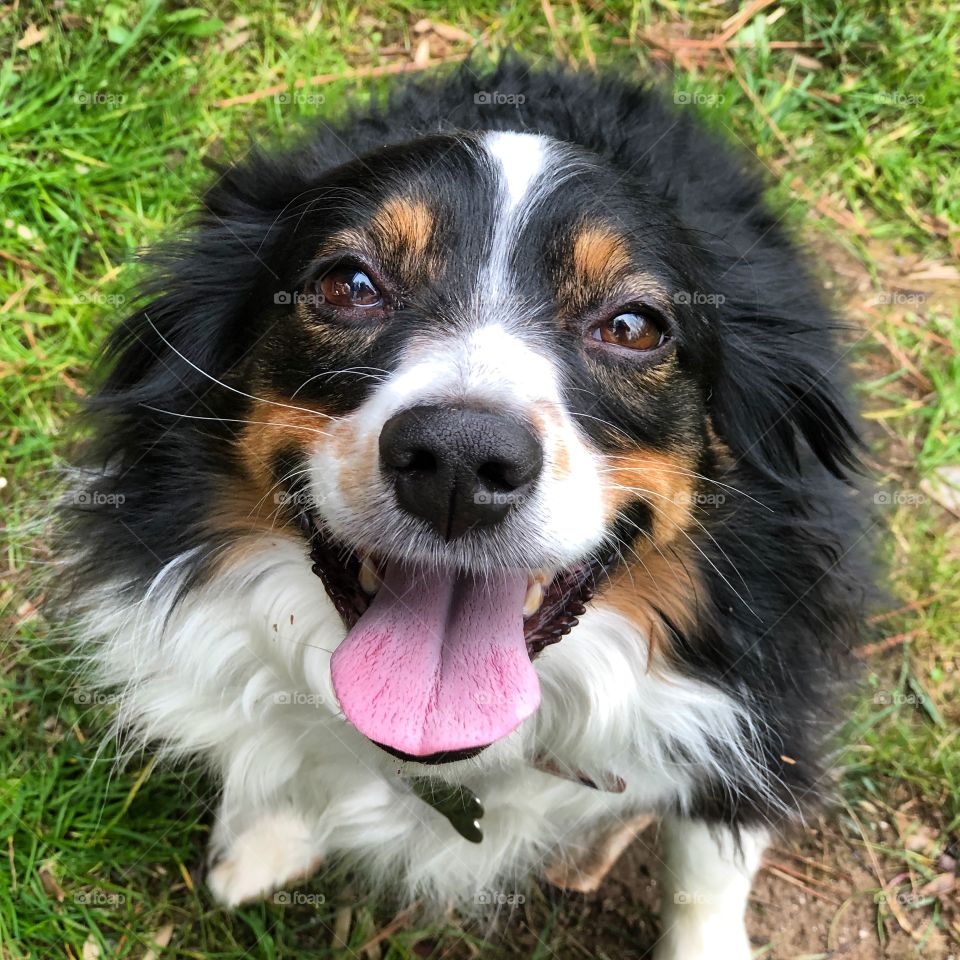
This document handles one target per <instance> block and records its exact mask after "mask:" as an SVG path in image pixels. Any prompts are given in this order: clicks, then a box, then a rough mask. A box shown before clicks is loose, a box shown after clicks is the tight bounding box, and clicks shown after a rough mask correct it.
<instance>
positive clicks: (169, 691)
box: [89, 536, 751, 903]
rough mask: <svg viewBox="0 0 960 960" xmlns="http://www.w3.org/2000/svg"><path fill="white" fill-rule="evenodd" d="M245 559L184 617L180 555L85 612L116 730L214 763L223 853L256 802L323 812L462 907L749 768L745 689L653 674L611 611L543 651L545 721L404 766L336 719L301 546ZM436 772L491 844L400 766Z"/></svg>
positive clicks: (314, 584) (358, 844)
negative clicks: (546, 764) (145, 580)
mask: <svg viewBox="0 0 960 960" xmlns="http://www.w3.org/2000/svg"><path fill="white" fill-rule="evenodd" d="M237 555H238V556H243V558H244V559H243V560H242V561H241V562H239V563H236V564H234V565H233V566H231V567H230V568H228V569H225V570H224V571H223V572H222V573H221V574H220V575H218V576H217V577H215V578H214V579H213V580H212V581H211V582H209V583H208V584H206V585H205V586H203V587H200V588H195V589H194V590H193V591H192V592H191V593H190V594H189V596H188V597H187V598H186V599H185V600H183V601H182V602H181V605H180V606H179V607H177V608H176V609H175V610H173V611H172V612H171V603H172V601H173V599H174V598H175V597H176V596H177V593H178V588H179V587H180V586H181V580H182V573H183V569H184V568H185V565H186V558H185V559H184V562H182V563H181V564H174V565H171V566H170V567H168V569H167V570H166V571H165V573H164V574H163V575H162V576H161V577H159V578H158V579H157V581H156V582H155V584H154V587H153V588H152V590H151V591H150V595H149V596H148V597H147V599H146V600H145V602H144V603H143V604H142V605H140V606H137V607H133V608H131V607H129V606H127V605H125V604H121V603H117V602H116V601H115V600H111V599H109V595H110V594H111V593H113V592H112V591H109V590H107V591H105V592H104V598H103V600H102V602H101V603H100V605H99V606H98V608H97V614H96V617H95V620H91V623H90V625H89V627H90V629H91V631H93V632H95V633H96V634H97V635H99V636H107V637H109V639H108V640H107V641H106V642H105V644H104V645H103V646H102V647H100V649H99V657H98V663H99V665H100V668H101V671H102V678H103V680H104V681H106V682H107V683H111V684H115V683H122V684H123V685H124V686H123V689H124V692H123V694H122V696H121V697H120V700H119V712H118V724H120V725H126V724H132V725H133V727H134V729H135V730H137V732H138V733H140V734H141V735H142V736H144V737H145V738H149V739H150V740H152V741H156V742H159V743H162V744H163V749H164V750H165V751H166V752H167V753H169V754H170V755H174V756H176V755H192V754H195V753H203V754H206V755H207V756H209V757H212V758H213V762H214V765H215V767H216V770H217V773H218V774H219V776H220V777H221V778H222V782H223V798H224V799H223V807H222V811H221V821H222V825H221V827H220V830H219V835H218V836H217V837H216V838H215V839H216V841H217V843H218V844H219V845H220V846H221V847H222V848H225V847H227V846H229V843H230V841H231V839H232V837H231V835H232V836H236V835H239V834H240V833H241V832H242V831H243V830H244V829H245V828H246V827H247V826H249V821H250V818H251V816H254V815H255V811H256V810H257V809H258V808H259V809H261V810H263V811H267V810H273V809H276V808H277V807H278V806H282V805H283V804H285V803H290V804H292V806H293V807H294V808H295V809H297V810H300V811H304V812H306V813H307V815H308V816H310V817H312V818H313V819H314V822H312V823H311V830H312V831H313V833H314V837H315V838H325V839H326V843H325V846H326V847H327V848H328V850H329V853H330V854H331V855H333V854H337V853H340V852H344V853H347V852H349V853H350V854H351V855H352V857H355V858H360V859H363V860H367V861H370V862H371V864H372V865H373V867H374V869H372V870H370V871H369V875H370V876H372V877H374V878H381V879H382V880H383V881H384V882H389V883H390V885H391V886H395V885H396V883H397V882H398V881H399V882H400V883H401V884H406V885H407V887H408V888H409V891H410V893H411V894H417V895H424V894H426V895H431V894H432V895H434V896H436V897H437V898H438V899H444V898H449V897H454V898H457V899H462V900H464V902H466V903H469V902H470V900H471V898H472V897H473V896H474V895H475V894H476V892H477V891H478V890H483V889H485V888H488V887H491V885H496V884H498V883H500V884H502V883H503V882H505V881H504V877H507V878H510V882H516V883H520V882H522V880H521V878H522V875H523V874H525V873H527V872H529V871H531V870H532V871H533V872H537V871H538V870H539V869H542V868H543V866H545V864H546V862H547V861H548V860H549V858H550V857H552V856H553V855H554V854H555V853H557V852H558V849H562V848H565V847H571V846H572V847H574V848H576V847H583V846H585V845H588V844H589V842H590V840H591V835H592V832H593V831H594V830H595V829H596V828H598V827H599V826H601V825H603V824H604V823H605V822H607V821H609V820H610V819H612V818H623V817H626V816H629V815H630V814H631V813H634V812H636V811H638V810H652V809H656V808H657V807H658V806H660V805H662V804H664V803H673V802H676V801H679V803H680V804H681V805H682V804H683V802H684V798H685V797H686V796H687V794H688V793H689V791H690V789H691V787H692V785H693V782H694V772H693V771H692V770H691V769H690V767H689V763H688V758H690V757H695V758H696V765H697V767H698V768H702V767H703V766H707V767H708V768H712V769H713V770H714V771H715V772H717V773H719V774H720V775H721V776H730V777H743V776H749V772H750V762H751V761H750V753H751V751H750V748H749V744H748V743H747V742H745V737H746V735H747V731H748V727H747V725H746V718H745V717H744V716H743V715H742V713H741V712H740V711H738V709H737V708H736V706H735V704H734V703H733V701H732V700H731V699H730V698H728V697H727V696H725V695H724V694H722V693H720V692H718V691H717V690H715V689H713V688H710V687H708V686H706V685H705V684H701V683H698V682H696V681H694V680H691V679H688V678H685V677H681V676H680V675H678V674H672V673H664V672H663V670H661V669H656V670H654V669H649V668H648V664H647V640H646V638H645V637H643V636H642V635H641V634H640V633H639V632H638V630H637V629H636V627H635V626H633V625H632V624H630V623H629V622H628V621H627V620H626V619H624V618H623V617H622V616H620V615H619V614H618V613H616V612H615V611H612V610H610V609H604V608H603V606H602V605H598V606H597V607H596V608H594V609H591V610H590V611H589V612H588V613H587V614H586V615H585V616H584V618H583V620H582V621H581V623H580V625H579V626H578V627H577V629H576V631H575V632H574V633H573V634H572V635H571V636H570V637H568V638H566V639H565V640H564V641H563V642H562V643H560V644H558V645H556V646H554V647H550V648H548V649H547V650H546V651H545V652H544V653H543V654H542V656H541V659H540V660H539V662H538V666H539V672H540V676H541V682H542V688H543V702H542V706H541V709H540V711H539V713H538V716H537V720H536V724H535V725H534V724H532V723H529V724H526V725H525V726H524V727H522V728H521V729H520V730H519V731H517V733H516V734H515V735H512V736H510V737H508V738H507V739H505V740H504V741H502V742H501V743H498V744H495V745H493V746H492V747H491V748H489V749H488V750H487V751H485V752H484V753H483V754H482V755H481V756H480V757H479V758H476V759H474V760H468V761H461V762H458V763H455V764H448V765H444V766H441V767H433V768H431V767H424V766H422V765H419V764H418V765H413V764H409V763H402V762H400V761H397V760H394V759H392V758H391V757H389V756H387V755H386V754H384V753H383V752H382V751H380V750H379V749H378V748H377V747H375V746H374V745H372V744H371V743H370V742H369V741H367V740H366V739H365V738H364V737H363V736H361V735H360V734H359V733H357V732H356V731H355V730H353V728H352V727H350V726H349V725H348V724H345V723H344V722H343V719H342V716H339V715H338V708H337V703H336V699H335V698H334V695H333V690H332V688H331V684H330V672H329V658H330V654H331V652H332V650H333V649H334V648H335V647H336V644H337V643H338V642H339V641H340V639H341V638H342V636H343V633H344V628H343V626H342V624H341V623H340V621H339V619H338V617H337V614H336V612H335V610H334V609H333V607H332V605H331V604H330V602H329V600H328V599H327V597H326V596H325V595H324V593H323V590H322V587H321V585H320V584H319V582H318V581H317V579H316V578H315V577H314V576H313V575H312V574H311V573H310V571H309V567H308V566H306V565H305V563H304V559H303V547H302V546H301V545H300V544H298V543H296V542H292V541H290V540H287V539H285V538H282V537H279V536H277V537H272V538H271V537H264V538H262V539H260V540H251V541H250V542H249V543H248V544H245V545H242V546H238V548H237ZM113 595H114V596H115V595H116V594H115V593H113ZM168 617H169V619H168ZM151 632H152V633H153V635H151ZM539 757H545V758H549V759H550V760H551V761H553V762H555V763H559V764H560V765H562V766H564V767H566V768H567V769H568V771H570V772H571V773H579V774H584V775H586V776H588V777H590V778H591V779H593V780H595V781H596V782H598V783H610V782H611V780H612V778H613V777H620V778H622V779H623V780H624V781H625V783H626V790H625V791H624V792H623V793H619V794H618V793H613V792H606V791H602V790H594V789H591V788H590V787H587V786H583V785H581V784H579V783H576V782H573V781H572V780H568V779H565V778H563V777H560V776H555V775H552V774H548V773H544V772H541V771H540V770H538V769H536V768H535V767H534V766H533V765H532V763H533V761H534V760H535V759H536V758H539ZM424 774H426V775H429V776H434V777H442V778H443V779H444V780H446V781H448V782H450V783H454V784H463V785H464V786H467V787H469V788H470V789H472V790H473V791H474V792H475V793H476V794H477V795H478V796H479V797H480V798H481V800H482V802H483V804H484V807H485V815H484V817H483V819H482V827H483V832H484V839H483V841H482V842H481V843H480V844H478V845H473V844H470V843H468V842H466V841H465V840H463V839H462V838H461V837H460V836H459V835H458V834H457V833H456V832H455V831H454V830H453V828H452V827H451V826H450V824H449V823H448V822H447V821H446V820H445V819H444V817H442V816H441V815H440V814H438V813H437V812H436V811H434V810H433V809H431V808H430V807H429V806H427V805H426V804H425V803H424V802H423V801H422V800H421V799H419V798H418V797H417V796H416V795H415V794H414V793H413V791H412V790H411V788H410V786H409V783H408V780H407V778H409V777H411V776H415V775H424Z"/></svg>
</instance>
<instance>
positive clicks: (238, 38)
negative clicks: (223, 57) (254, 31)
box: [220, 30, 250, 53]
mask: <svg viewBox="0 0 960 960" xmlns="http://www.w3.org/2000/svg"><path fill="white" fill-rule="evenodd" d="M249 39H250V31H249V30H241V31H240V32H239V33H235V34H234V35H233V36H232V37H227V39H226V40H224V41H223V43H221V44H220V49H221V50H222V51H223V52H224V53H233V51H234V50H237V49H239V48H240V47H242V46H243V45H244V44H245V43H246V42H247V41H248V40H249Z"/></svg>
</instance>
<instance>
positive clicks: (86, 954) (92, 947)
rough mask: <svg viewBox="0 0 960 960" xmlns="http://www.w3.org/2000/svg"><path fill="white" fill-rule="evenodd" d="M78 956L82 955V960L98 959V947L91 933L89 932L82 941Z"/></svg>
mask: <svg viewBox="0 0 960 960" xmlns="http://www.w3.org/2000/svg"><path fill="white" fill-rule="evenodd" d="M80 956H81V957H83V960H100V948H99V947H98V946H97V942H96V941H95V940H94V939H93V934H92V933H91V934H90V936H89V937H87V939H86V940H84V941H83V947H82V949H81V951H80Z"/></svg>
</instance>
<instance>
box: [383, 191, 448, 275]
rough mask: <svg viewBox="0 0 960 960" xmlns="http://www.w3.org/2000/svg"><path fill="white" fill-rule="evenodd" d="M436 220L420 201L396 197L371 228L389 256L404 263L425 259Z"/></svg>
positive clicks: (384, 207)
mask: <svg viewBox="0 0 960 960" xmlns="http://www.w3.org/2000/svg"><path fill="white" fill-rule="evenodd" d="M433 225H434V217H433V213H432V212H431V210H430V208H429V207H428V206H427V205H426V204H425V203H423V202H422V201H420V200H411V199H409V198H406V197H393V198H392V199H390V200H388V201H387V202H386V203H385V204H384V205H383V206H382V207H381V208H380V210H379V211H377V214H376V216H375V217H374V218H373V221H372V222H371V224H370V226H371V229H372V231H373V232H374V234H375V235H376V237H377V239H378V240H379V241H380V243H381V245H382V246H383V247H384V250H385V252H386V253H387V256H388V257H390V258H391V259H396V260H398V261H399V262H401V263H415V262H417V261H419V260H421V259H422V258H423V256H424V255H425V253H426V251H427V246H428V245H429V243H430V237H431V235H432V234H433Z"/></svg>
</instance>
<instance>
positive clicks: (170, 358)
mask: <svg viewBox="0 0 960 960" xmlns="http://www.w3.org/2000/svg"><path fill="white" fill-rule="evenodd" d="M244 186H246V185H244V184H241V183H238V181H237V175H235V174H234V173H233V172H232V170H230V169H227V170H224V171H221V176H220V179H219V180H218V181H217V182H216V184H215V185H214V186H213V187H211V188H210V190H208V191H207V193H206V195H205V196H204V200H203V205H202V207H201V209H200V210H199V212H198V213H197V215H196V216H195V218H194V222H193V223H192V224H189V225H187V226H186V227H185V228H184V229H183V230H182V232H181V235H180V237H179V238H178V239H175V240H173V241H171V242H169V243H167V244H165V245H159V246H158V247H157V248H156V249H155V250H154V251H152V252H150V253H149V254H148V255H147V256H146V257H144V263H145V265H146V267H147V268H148V270H149V280H148V281H147V283H146V284H144V286H143V287H142V289H141V291H140V296H139V298H138V299H139V300H140V302H141V303H143V304H144V305H143V306H141V307H140V309H138V310H137V311H136V312H134V313H133V314H132V315H130V316H129V317H128V318H127V319H126V320H125V321H123V322H122V323H121V324H120V325H119V326H118V327H117V328H116V329H115V330H114V331H113V333H112V334H111V336H110V337H109V339H108V341H107V347H106V350H105V351H104V355H103V356H102V358H101V369H102V370H103V376H102V390H101V393H100V397H99V399H100V400H102V401H104V402H105V403H106V404H107V405H108V406H109V405H111V404H112V403H113V402H115V401H116V400H118V399H122V400H124V401H127V402H133V403H140V404H151V403H157V402H158V401H160V400H161V399H162V400H163V401H164V402H165V404H167V405H169V404H170V403H171V401H176V399H177V398H184V399H186V398H188V397H189V398H190V399H191V401H195V400H196V398H197V395H198V394H204V393H207V392H208V391H209V389H210V387H211V386H213V385H214V384H215V383H216V381H220V380H223V379H224V378H225V377H227V376H228V374H229V372H230V371H231V370H232V369H234V368H235V366H236V365H237V364H238V363H239V361H240V360H241V358H242V357H243V355H244V353H245V351H246V349H247V348H248V347H249V343H250V341H251V340H252V338H253V336H254V333H255V331H254V324H253V322H252V319H253V317H255V316H256V315H257V313H258V310H257V308H260V311H261V312H262V310H263V308H264V306H265V304H263V303H261V302H260V300H262V299H263V296H265V295H266V294H268V293H270V291H272V290H273V288H274V287H275V280H276V276H275V275H274V274H273V272H272V271H271V269H270V265H269V261H270V256H271V253H272V250H273V247H274V246H275V235H276V234H277V232H278V231H277V230H276V229H273V228H274V227H275V224H276V220H277V211H276V210H275V209H273V208H272V207H270V206H269V205H264V204H262V203H258V202H257V200H256V199H254V197H253V195H252V193H250V192H246V191H244V190H243V189H242V188H243V187H244ZM258 199H259V198H258ZM266 306H267V307H269V303H268V304H266ZM94 402H95V403H96V402H97V401H94Z"/></svg>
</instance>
